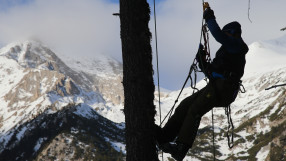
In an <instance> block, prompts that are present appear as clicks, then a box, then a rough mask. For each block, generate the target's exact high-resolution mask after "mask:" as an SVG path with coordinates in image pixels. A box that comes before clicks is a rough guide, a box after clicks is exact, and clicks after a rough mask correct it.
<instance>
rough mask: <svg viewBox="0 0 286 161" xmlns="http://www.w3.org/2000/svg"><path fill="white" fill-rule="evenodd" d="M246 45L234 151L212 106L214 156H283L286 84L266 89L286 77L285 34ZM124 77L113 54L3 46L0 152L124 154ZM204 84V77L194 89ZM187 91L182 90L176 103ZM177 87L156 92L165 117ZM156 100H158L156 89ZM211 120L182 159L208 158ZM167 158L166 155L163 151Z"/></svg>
mask: <svg viewBox="0 0 286 161" xmlns="http://www.w3.org/2000/svg"><path fill="white" fill-rule="evenodd" d="M249 48H250V51H249V52H248V54H247V57H246V59H247V64H246V70H245V75H244V77H243V85H244V87H245V89H246V93H240V94H239V95H238V97H237V99H236V101H235V102H234V103H233V104H232V105H231V108H232V119H233V122H234V126H235V138H234V141H235V142H234V145H235V146H234V148H232V149H229V148H228V145H227V138H226V135H225V133H226V130H227V126H228V124H227V119H226V116H225V111H224V109H223V108H215V109H214V120H215V144H216V158H217V160H259V161H260V160H261V161H262V160H271V161H272V160H285V158H286V156H285V154H286V151H285V149H286V148H285V147H286V142H285V140H286V139H285V138H286V130H285V129H286V122H285V121H286V116H285V115H286V109H285V107H286V106H285V105H286V103H285V100H286V95H285V92H286V90H285V87H279V88H276V89H271V90H265V88H267V87H270V86H272V85H275V84H282V83H286V64H285V63H284V60H286V36H284V37H282V38H279V39H276V40H271V41H260V42H255V43H253V44H251V45H250V46H249ZM121 81H122V65H121V64H120V63H118V62H117V61H116V60H114V59H112V58H110V57H106V56H100V55H95V56H94V57H93V58H90V57H79V58H76V59H74V58H71V57H69V56H63V55H56V54H55V53H53V52H52V51H51V50H50V49H49V48H48V47H46V46H44V45H42V44H41V43H39V42H36V41H26V42H16V43H12V44H9V45H7V46H6V47H5V48H2V49H0V89H1V90H0V102H1V105H0V158H4V159H5V160H55V159H59V160H61V159H64V160H72V159H74V160H77V159H79V158H81V159H82V160H83V159H89V160H95V158H96V159H99V160H100V159H101V160H115V158H116V159H123V160H124V153H122V152H124V138H123V135H124V131H123V129H124V124H122V123H121V122H123V121H124V114H123V112H122V109H123V98H124V97H123V88H122V85H121ZM205 85H206V82H205V81H201V82H199V83H198V84H197V87H198V88H202V87H204V86H205ZM192 92H193V90H192V89H191V88H186V89H185V90H184V91H183V93H182V96H181V97H180V100H179V101H181V100H182V99H183V98H185V97H187V96H189V95H190V94H191V93H192ZM178 93H179V91H172V92H170V91H167V90H161V107H162V116H163V117H164V116H165V115H166V114H167V112H168V111H169V109H170V108H171V107H172V106H173V104H174V101H175V99H176V97H177V95H178ZM154 102H155V105H156V106H158V92H155V100H154ZM157 111H159V109H157ZM110 120H111V121H110ZM156 122H157V124H159V114H157V115H156ZM211 122H212V120H211V113H207V114H206V115H205V116H204V117H203V119H202V121H201V126H200V130H199V132H198V137H197V140H196V141H195V143H194V146H193V148H192V149H191V150H190V151H189V153H188V156H187V157H186V159H185V161H186V160H189V161H190V160H192V161H193V160H194V161H197V160H213V158H212V152H213V151H212V128H211ZM12 154H13V155H12ZM164 157H165V159H164V160H167V158H169V159H170V155H168V154H164ZM160 158H161V157H160ZM0 160H1V159H0ZM79 160H80V159H79Z"/></svg>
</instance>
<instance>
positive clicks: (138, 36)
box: [120, 0, 158, 161]
mask: <svg viewBox="0 0 286 161" xmlns="http://www.w3.org/2000/svg"><path fill="white" fill-rule="evenodd" d="M149 21H150V7H149V4H148V3H147V1H146V0H120V22H121V42H122V57H123V87H124V97H125V101H124V113H125V122H126V151H127V158H126V160H127V161H157V160H158V156H157V153H156V147H155V139H154V131H153V128H154V122H155V119H154V117H155V106H154V103H153V101H154V90H155V87H154V81H153V67H152V49H151V45H150V41H151V33H150V31H149V27H148V23H149Z"/></svg>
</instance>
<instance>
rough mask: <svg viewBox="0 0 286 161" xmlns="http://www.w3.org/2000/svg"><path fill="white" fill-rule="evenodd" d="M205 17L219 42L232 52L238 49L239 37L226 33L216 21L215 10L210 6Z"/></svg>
mask: <svg viewBox="0 0 286 161" xmlns="http://www.w3.org/2000/svg"><path fill="white" fill-rule="evenodd" d="M204 19H205V20H206V22H207V25H208V28H209V30H210V32H211V34H212V35H213V37H214V38H215V40H216V41H217V42H219V43H220V44H222V45H223V46H224V47H225V48H226V49H227V50H229V51H230V52H235V51H236V50H238V49H237V47H238V46H237V44H238V39H237V38H234V37H231V36H228V35H227V34H226V33H224V32H223V31H222V30H221V28H220V27H219V25H218V24H217V22H216V18H215V16H214V12H213V10H212V9H210V8H208V9H206V10H205V12H204Z"/></svg>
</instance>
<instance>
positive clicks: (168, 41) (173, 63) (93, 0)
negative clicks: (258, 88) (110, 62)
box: [0, 0, 286, 90]
mask: <svg viewBox="0 0 286 161" xmlns="http://www.w3.org/2000/svg"><path fill="white" fill-rule="evenodd" d="M149 1H150V3H151V4H150V5H151V10H153V1H152V0H149ZM208 2H209V4H210V6H211V8H212V9H213V10H214V13H215V16H216V20H217V22H218V24H219V25H220V26H221V27H223V26H224V25H225V24H227V23H229V22H231V21H238V22H240V23H241V25H242V37H243V39H244V40H245V42H246V43H247V44H248V45H250V44H251V43H253V42H255V41H261V40H270V39H276V38H278V37H281V36H283V35H285V34H286V31H284V32H282V31H280V29H281V28H283V27H286V21H285V19H286V10H285V8H284V6H286V1H285V0H275V1H269V0H259V1H258V0H251V1H250V2H251V4H250V15H249V16H250V19H251V21H252V22H250V20H249V18H248V2H249V1H248V0H240V1H237V0H217V1H214V0H210V1H208ZM201 3H202V1H200V0H159V1H156V4H157V5H156V13H157V30H158V49H159V71H160V86H161V87H163V88H165V89H169V90H178V89H180V88H181V86H182V85H183V83H184V80H185V79H186V77H187V74H188V70H189V67H190V65H191V64H192V61H193V59H194V57H195V54H196V51H197V48H198V45H199V40H200V28H201V22H202V5H201ZM117 12H119V4H118V0H0V21H1V23H0V46H5V45H7V44H8V43H11V42H14V41H18V40H23V39H24V40H25V39H28V38H37V39H40V40H41V41H42V42H43V43H45V44H46V45H48V46H49V47H50V48H51V49H52V50H53V51H55V53H56V54H63V55H69V56H71V57H74V58H76V57H78V56H84V55H86V56H95V57H96V54H107V55H111V56H112V57H114V58H115V59H117V60H119V61H122V55H121V40H120V20H119V18H118V17H116V16H113V15H112V14H113V13H117ZM149 28H150V30H151V32H152V33H153V39H152V47H153V54H155V52H154V51H155V48H154V42H155V41H154V37H155V36H154V19H153V12H152V15H151V21H150V23H149ZM210 38H211V41H210V46H211V55H212V57H214V56H215V52H216V50H217V49H218V48H219V46H220V44H218V43H217V42H216V41H215V40H214V39H213V38H212V36H211V35H210ZM155 58H156V56H155V55H154V56H153V59H154V64H153V66H154V68H155V67H156V64H155ZM154 70H155V71H156V69H154ZM199 79H202V75H200V76H199ZM154 81H155V83H156V84H157V77H156V74H154Z"/></svg>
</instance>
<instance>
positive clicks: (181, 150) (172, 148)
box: [160, 143, 189, 161]
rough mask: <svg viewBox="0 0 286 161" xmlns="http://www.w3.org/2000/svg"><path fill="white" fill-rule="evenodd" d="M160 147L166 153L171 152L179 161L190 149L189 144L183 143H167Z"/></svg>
mask: <svg viewBox="0 0 286 161" xmlns="http://www.w3.org/2000/svg"><path fill="white" fill-rule="evenodd" d="M160 149H162V151H163V152H165V153H170V154H171V155H172V157H173V158H174V159H176V160H177V161H182V160H183V159H184V158H185V156H186V154H187V152H188V151H189V146H188V145H185V144H183V143H165V144H163V145H161V146H160Z"/></svg>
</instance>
